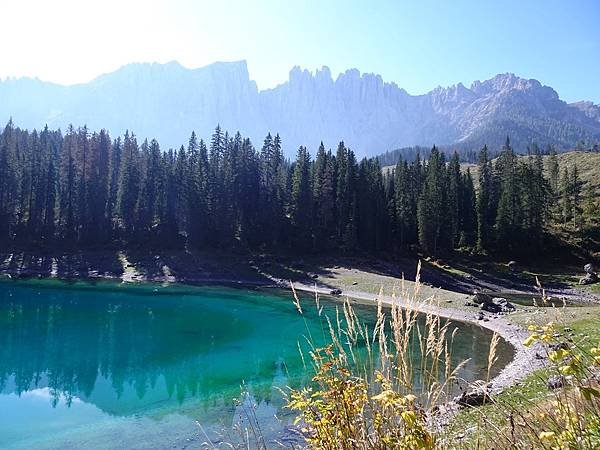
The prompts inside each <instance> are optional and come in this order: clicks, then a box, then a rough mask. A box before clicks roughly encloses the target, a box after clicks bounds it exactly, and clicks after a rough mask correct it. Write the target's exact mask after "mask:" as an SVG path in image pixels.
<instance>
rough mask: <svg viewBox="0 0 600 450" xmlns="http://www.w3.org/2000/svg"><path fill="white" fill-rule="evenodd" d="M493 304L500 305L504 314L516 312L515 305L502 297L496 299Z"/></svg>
mask: <svg viewBox="0 0 600 450" xmlns="http://www.w3.org/2000/svg"><path fill="white" fill-rule="evenodd" d="M492 303H494V304H495V305H498V306H499V307H500V309H501V310H502V312H510V311H514V310H515V305H513V304H512V303H510V302H509V301H508V300H506V299H505V298H502V297H494V298H493V299H492Z"/></svg>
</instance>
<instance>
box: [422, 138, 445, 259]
mask: <svg viewBox="0 0 600 450" xmlns="http://www.w3.org/2000/svg"><path fill="white" fill-rule="evenodd" d="M445 189H446V174H445V170H444V161H443V157H442V155H441V154H440V152H439V150H438V149H437V147H435V146H434V147H433V148H432V149H431V153H430V155H429V161H428V163H427V175H426V176H425V181H424V183H423V190H422V192H421V195H420V196H419V202H418V205H417V221H418V230H419V245H420V246H421V248H422V249H423V250H425V251H427V252H429V253H431V254H434V255H435V254H437V253H438V251H439V250H441V249H442V248H443V247H444V243H443V242H441V238H442V235H443V234H442V233H443V227H444V223H445V207H444V202H445Z"/></svg>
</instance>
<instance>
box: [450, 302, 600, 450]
mask: <svg viewBox="0 0 600 450" xmlns="http://www.w3.org/2000/svg"><path fill="white" fill-rule="evenodd" d="M511 320H513V321H514V322H515V323H521V324H523V325H528V324H535V325H539V326H542V325H545V324H547V323H548V322H551V321H554V322H556V323H558V324H560V326H566V327H569V328H571V329H572V332H571V333H570V335H571V337H573V338H574V339H575V340H576V341H578V342H582V348H588V349H589V348H590V347H592V346H596V345H598V343H599V342H600V328H599V327H598V323H600V307H597V306H590V307H577V308H540V309H537V310H533V311H521V312H518V313H516V314H513V315H511ZM551 375H554V373H553V372H552V371H551V369H541V370H537V371H535V372H533V373H531V374H530V375H528V376H527V377H526V378H525V379H524V380H523V381H521V382H520V383H518V384H517V385H515V386H513V387H511V388H509V389H507V390H505V391H504V392H502V393H501V394H500V395H499V396H498V397H497V398H495V400H494V401H493V402H492V403H490V404H488V405H485V406H482V407H478V408H471V409H465V410H462V411H461V412H460V413H459V414H458V415H457V416H456V417H455V418H454V419H453V421H452V422H451V424H450V425H449V427H448V429H447V432H448V435H447V437H448V438H449V440H450V441H451V442H453V448H477V447H478V446H479V447H481V445H484V446H485V442H482V441H481V439H484V440H485V439H486V438H491V437H493V436H494V435H495V432H494V431H493V430H491V429H489V428H488V427H486V426H484V425H483V418H485V419H486V420H487V421H492V422H493V423H494V425H495V426H499V427H501V428H502V427H505V428H508V427H509V423H508V418H507V414H506V411H507V408H508V405H511V406H512V407H516V408H518V409H530V410H531V409H532V404H533V405H539V404H544V402H547V401H548V400H549V399H553V398H554V395H553V394H552V392H551V391H550V390H549V389H548V388H547V387H546V382H547V379H548V377H549V376H551ZM478 441H479V442H478Z"/></svg>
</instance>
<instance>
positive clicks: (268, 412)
mask: <svg viewBox="0 0 600 450" xmlns="http://www.w3.org/2000/svg"><path fill="white" fill-rule="evenodd" d="M323 302H324V305H325V308H324V314H329V315H330V316H331V317H333V314H334V311H335V302H334V301H326V300H323ZM305 304H306V305H310V304H313V300H312V297H311V296H307V297H306V299H305ZM359 312H360V316H361V318H362V319H363V320H364V321H365V322H367V323H369V322H372V320H373V314H374V312H373V309H372V308H367V307H363V308H360V311H359ZM323 326H324V323H323V319H322V318H319V317H318V315H317V313H316V311H315V308H314V307H305V315H304V317H302V316H300V315H299V314H298V313H297V311H296V310H295V307H294V305H293V304H292V302H291V297H290V295H289V293H286V292H283V291H281V292H279V291H271V290H248V289H234V288H225V287H219V288H216V287H190V286H181V285H170V286H166V287H164V286H160V285H156V284H142V285H124V284H116V283H110V282H102V283H97V284H90V283H87V282H77V283H71V284H68V283H66V282H62V281H51V280H31V281H0V447H2V448H5V447H9V448H11V447H13V448H81V447H83V446H91V448H131V447H135V448H163V447H173V446H176V447H178V448H180V447H183V448H187V447H189V448H198V447H199V446H200V444H201V442H203V441H206V440H207V436H208V437H209V438H210V439H212V440H214V441H215V442H218V441H219V439H225V440H227V439H232V440H233V439H234V436H235V431H232V430H234V429H235V428H236V426H237V425H239V424H240V421H244V420H245V417H246V414H245V412H244V411H245V410H247V408H248V404H249V402H255V403H256V404H257V405H258V406H257V409H256V417H257V420H258V423H259V425H260V426H261V429H262V431H263V434H265V436H267V437H268V438H271V439H275V438H279V439H286V438H289V435H290V433H289V432H287V431H286V426H287V425H289V424H290V423H291V421H292V420H293V417H291V416H290V414H289V412H287V411H286V410H285V409H283V408H282V406H283V401H282V396H281V393H280V389H284V388H285V387H286V386H295V387H297V386H300V385H302V384H305V383H307V382H308V380H309V379H310V369H307V368H305V366H304V365H303V362H302V359H301V356H300V353H299V351H298V345H299V343H300V345H301V346H304V347H306V345H305V339H304V336H306V335H307V334H308V333H310V334H311V335H312V338H313V339H314V340H316V341H317V343H324V342H325V337H324V333H323ZM456 326H457V327H459V328H460V332H459V333H458V336H457V338H456V341H455V345H454V358H455V360H456V361H459V360H463V359H465V358H472V359H471V361H470V362H469V363H468V364H467V365H466V366H465V368H464V370H463V373H462V376H463V377H464V378H466V379H475V378H478V377H479V376H481V375H482V374H483V373H484V369H485V366H486V363H487V349H488V346H489V342H490V338H491V336H490V334H489V333H487V332H486V331H484V330H482V329H480V328H478V327H473V326H469V325H464V324H456ZM503 345H504V346H503V348H501V350H502V353H503V354H504V355H506V357H507V358H508V357H510V355H511V350H510V348H509V347H508V346H507V345H505V344H503ZM242 384H244V386H245V389H246V390H248V391H249V392H250V394H251V396H250V397H248V398H247V399H246V400H245V401H242V403H241V405H240V403H239V402H237V401H236V399H240V392H241V389H240V388H241V386H242ZM196 421H198V422H199V423H200V424H201V427H200V426H198V425H197V424H196ZM223 433H224V435H223Z"/></svg>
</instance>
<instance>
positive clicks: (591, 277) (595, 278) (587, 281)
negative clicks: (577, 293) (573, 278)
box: [579, 272, 598, 286]
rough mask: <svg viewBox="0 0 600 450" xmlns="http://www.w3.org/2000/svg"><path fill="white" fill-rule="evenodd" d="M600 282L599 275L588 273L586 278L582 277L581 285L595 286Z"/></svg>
mask: <svg viewBox="0 0 600 450" xmlns="http://www.w3.org/2000/svg"><path fill="white" fill-rule="evenodd" d="M597 282H598V275H596V274H595V273H594V272H591V273H588V274H587V275H586V276H585V277H582V278H581V279H580V280H579V284H580V285H582V286H584V285H587V284H594V283H597Z"/></svg>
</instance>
